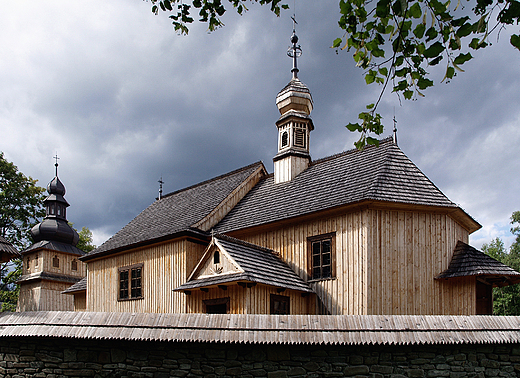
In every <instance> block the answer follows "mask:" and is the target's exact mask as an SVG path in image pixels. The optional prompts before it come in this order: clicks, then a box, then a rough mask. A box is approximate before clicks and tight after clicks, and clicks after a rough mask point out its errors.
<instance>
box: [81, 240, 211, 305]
mask: <svg viewBox="0 0 520 378" xmlns="http://www.w3.org/2000/svg"><path fill="white" fill-rule="evenodd" d="M204 248H205V246H204V245H200V244H197V243H193V242H190V241H188V240H187V239H181V240H175V241H170V242H166V243H163V244H157V245H154V246H150V247H146V248H142V249H138V250H134V251H129V252H126V253H123V254H120V255H116V256H111V257H109V258H104V259H100V260H96V261H91V262H89V265H88V282H87V286H88V287H87V310H88V311H109V312H185V309H186V301H185V296H184V294H182V293H178V292H173V291H172V290H173V289H175V288H176V287H178V286H180V285H181V284H183V283H185V282H186V278H187V274H188V273H189V272H191V270H193V268H194V267H195V265H196V263H197V262H198V260H199V259H200V257H201V256H202V253H203V251H204ZM139 263H143V264H144V265H143V272H142V280H143V288H142V290H143V298H142V299H136V300H126V301H118V295H119V275H118V268H121V267H125V266H128V265H133V264H139Z"/></svg>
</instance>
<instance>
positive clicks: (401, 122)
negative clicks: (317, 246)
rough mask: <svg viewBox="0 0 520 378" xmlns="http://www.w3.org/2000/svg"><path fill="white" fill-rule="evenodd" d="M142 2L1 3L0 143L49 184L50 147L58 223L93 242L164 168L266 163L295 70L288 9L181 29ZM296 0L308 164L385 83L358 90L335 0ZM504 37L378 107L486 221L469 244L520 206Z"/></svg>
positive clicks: (175, 180)
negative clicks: (341, 45) (459, 69)
mask: <svg viewBox="0 0 520 378" xmlns="http://www.w3.org/2000/svg"><path fill="white" fill-rule="evenodd" d="M150 6H151V5H150V4H149V3H146V2H135V3H128V2H125V1H117V0H116V1H113V2H110V3H106V2H105V3H103V2H99V1H92V2H89V3H88V4H85V3H81V4H80V3H77V4H76V3H71V4H68V6H67V8H66V9H65V8H64V7H63V6H62V4H61V3H60V2H57V1H55V2H52V1H51V2H46V3H45V4H41V3H35V4H33V3H30V2H28V1H19V2H15V3H3V4H2V5H1V6H0V10H1V12H0V22H1V24H2V25H3V29H4V31H3V33H2V34H1V35H0V48H2V51H5V52H7V53H6V54H3V55H4V56H3V60H2V61H0V80H1V82H2V84H3V85H2V87H1V88H0V122H1V125H2V126H1V128H2V140H1V141H0V150H2V151H4V152H5V154H6V157H7V158H8V159H9V160H11V161H13V162H15V163H16V164H17V165H18V167H19V168H20V170H22V171H23V172H24V173H26V174H28V175H31V176H32V177H34V178H37V179H39V180H40V182H39V183H40V185H46V183H47V182H48V181H50V180H51V179H52V177H53V172H54V166H53V160H52V156H53V155H54V154H55V153H56V152H58V154H59V155H60V157H61V159H60V177H61V178H62V181H63V182H64V184H65V185H66V187H67V195H66V197H67V200H68V201H69V202H70V203H71V207H70V211H69V214H68V216H69V220H70V221H72V222H74V223H75V226H76V227H78V228H80V227H82V226H88V227H89V228H90V229H91V230H93V231H94V235H95V237H96V242H97V243H100V242H102V241H103V240H104V239H106V238H108V237H109V236H111V235H112V234H114V233H115V232H117V231H118V230H119V229H120V228H121V227H123V226H124V225H125V224H126V223H127V222H129V221H130V220H131V219H132V218H134V217H135V216H136V215H137V214H138V213H139V212H140V211H142V210H143V209H144V208H145V207H146V206H148V205H149V204H150V203H152V202H153V201H154V199H155V197H156V196H157V194H158V183H157V181H158V179H159V178H160V177H161V175H162V177H163V180H164V181H165V184H164V190H165V192H171V191H174V190H177V189H180V188H183V187H185V186H188V185H192V184H195V183H197V182H199V181H202V180H206V179H209V178H212V177H214V176H216V175H219V174H223V173H225V172H228V171H230V170H233V169H236V168H239V167H241V166H244V165H247V164H250V163H252V162H255V161H258V160H262V161H263V162H264V163H265V165H266V167H267V168H268V170H269V171H272V157H273V156H274V154H275V153H276V143H277V141H276V137H277V134H276V127H275V125H274V123H275V121H276V120H277V119H278V117H279V114H278V111H277V109H276V106H275V97H276V94H277V93H278V91H279V90H280V89H282V88H283V87H284V86H285V84H286V83H287V82H288V81H289V80H290V77H291V74H290V69H291V60H290V59H289V58H288V57H287V56H286V50H287V47H288V45H289V37H290V34H291V32H292V22H291V21H290V18H289V16H290V14H291V13H290V12H286V13H284V14H282V17H280V18H277V17H275V16H273V15H272V14H271V13H270V12H269V10H268V9H267V8H266V7H260V6H258V5H252V6H251V7H250V8H251V10H250V12H248V13H247V14H246V15H245V16H243V17H239V16H237V15H235V14H232V13H229V14H226V16H225V17H224V23H225V24H226V26H225V27H224V28H222V29H220V30H218V31H216V32H214V33H211V34H208V33H207V31H206V26H205V25H202V24H195V25H193V26H192V27H191V30H190V34H189V35H188V36H187V37H183V36H177V35H175V32H174V31H173V30H172V27H171V25H170V23H169V21H168V19H167V17H166V16H165V15H161V16H153V15H152V14H151V13H150ZM296 6H297V10H296V12H297V19H298V26H297V33H298V36H299V37H300V42H299V43H300V44H301V46H302V49H303V55H302V57H301V59H300V61H299V67H300V78H301V80H302V81H303V82H304V83H306V84H307V85H308V86H309V88H310V90H311V92H312V96H313V98H314V105H315V108H314V110H313V112H312V117H313V120H314V124H315V127H316V129H315V130H314V131H313V133H312V134H311V138H312V140H311V155H312V156H313V158H314V159H317V158H321V157H324V156H327V155H330V154H334V153H337V152H340V151H341V150H344V149H350V148H352V143H353V142H354V141H355V140H356V138H357V136H356V135H354V134H351V133H349V132H348V131H347V130H346V129H345V127H344V126H345V125H346V124H347V123H349V122H355V121H356V119H357V114H358V113H359V112H361V111H363V110H364V107H365V105H366V104H367V103H370V102H374V101H375V100H376V99H377V96H378V95H379V90H380V88H379V87H377V86H375V85H372V86H366V85H365V83H364V79H363V77H362V72H361V70H359V69H357V68H355V67H354V64H353V61H352V58H351V55H350V54H349V53H347V52H340V53H339V54H336V53H335V52H334V50H333V49H331V48H330V46H331V44H332V41H333V40H334V39H335V38H336V37H338V36H341V35H342V33H341V30H339V28H338V27H337V19H338V2H337V0H327V1H313V0H302V1H298V3H297V4H296ZM501 39H502V40H501V41H500V43H495V46H493V47H492V48H491V49H486V50H489V51H483V52H478V54H477V55H478V57H477V58H478V59H476V60H475V61H473V62H470V63H469V64H467V67H465V68H466V70H467V72H466V73H462V74H459V76H458V77H457V78H455V80H453V82H452V83H450V84H448V85H445V84H439V85H437V86H436V87H435V88H434V89H432V90H429V91H427V92H426V93H425V94H426V98H420V99H419V100H418V101H415V102H410V101H407V102H403V106H400V103H399V101H398V99H397V98H396V97H395V96H394V95H392V94H390V93H388V94H387V95H386V96H385V97H384V99H383V101H382V103H381V105H380V110H381V113H382V114H383V117H385V122H386V124H387V125H388V127H387V132H386V135H389V133H390V129H391V126H392V118H393V116H394V112H395V114H396V119H397V121H398V128H399V145H400V147H401V148H402V149H403V151H404V152H405V153H406V154H407V155H408V156H409V157H410V158H412V160H413V161H414V162H415V163H416V164H417V165H418V166H419V167H420V168H421V169H422V170H423V171H424V172H425V173H426V174H427V175H428V176H429V177H430V178H431V179H432V181H433V182H434V183H436V184H437V185H438V186H439V187H440V189H441V190H443V191H444V192H445V193H446V194H447V195H448V196H449V197H450V199H452V200H453V201H455V202H457V203H459V204H461V206H463V207H464V208H465V209H466V210H467V211H468V212H469V213H470V214H471V215H472V216H474V217H475V218H476V219H477V220H478V221H480V222H481V223H482V224H483V226H484V228H483V230H482V231H479V232H477V233H476V234H474V236H473V237H472V242H474V244H475V246H477V247H479V246H480V244H481V243H482V242H485V241H489V240H490V239H491V238H492V237H494V236H501V237H505V238H507V237H509V232H508V228H509V227H508V224H507V222H508V217H509V216H510V214H511V212H512V211H514V210H519V209H520V203H519V200H518V195H517V193H518V190H519V187H520V181H519V180H520V179H519V178H518V176H519V175H518V171H519V169H520V167H519V165H518V164H519V163H518V160H519V159H518V157H517V153H516V149H515V147H516V146H518V143H519V142H520V135H519V132H518V130H519V129H520V128H519V127H518V126H519V123H520V111H519V110H518V106H517V104H518V98H520V85H519V84H520V83H519V79H518V78H519V77H520V75H518V67H519V64H518V60H519V54H518V52H516V51H514V50H513V49H512V48H511V47H509V46H508V44H507V39H508V37H507V36H506V35H505V34H503V35H502V36H501ZM439 67H440V66H439ZM432 73H433V74H434V75H435V78H436V80H440V79H442V76H443V74H444V73H443V72H442V68H438V69H433V68H432Z"/></svg>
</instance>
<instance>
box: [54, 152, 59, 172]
mask: <svg viewBox="0 0 520 378" xmlns="http://www.w3.org/2000/svg"><path fill="white" fill-rule="evenodd" d="M53 159H54V160H56V163H55V164H54V166H55V167H56V177H58V160H59V157H58V153H57V152H56V156H54V157H53Z"/></svg>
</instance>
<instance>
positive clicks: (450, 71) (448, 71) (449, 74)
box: [441, 66, 455, 83]
mask: <svg viewBox="0 0 520 378" xmlns="http://www.w3.org/2000/svg"><path fill="white" fill-rule="evenodd" d="M453 76H455V68H453V67H450V66H448V68H446V75H444V78H443V79H442V81H441V83H442V82H443V81H444V80H446V79H447V80H450V79H453Z"/></svg>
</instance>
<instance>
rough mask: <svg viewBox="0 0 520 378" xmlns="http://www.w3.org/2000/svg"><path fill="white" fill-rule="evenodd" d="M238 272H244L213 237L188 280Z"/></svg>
mask: <svg viewBox="0 0 520 378" xmlns="http://www.w3.org/2000/svg"><path fill="white" fill-rule="evenodd" d="M240 273H244V269H242V268H241V267H240V265H239V264H238V263H237V262H236V261H235V260H234V259H233V258H232V257H231V256H230V255H229V253H227V252H226V250H225V248H224V247H223V246H222V245H221V244H220V243H219V242H218V240H216V239H215V238H213V240H212V241H211V243H210V244H209V246H208V247H207V248H206V251H205V252H204V255H203V256H202V258H201V259H200V261H199V263H198V264H197V267H196V268H195V269H194V270H193V273H192V274H191V275H190V277H189V278H188V281H191V280H198V279H204V278H210V277H216V276H223V275H227V274H240Z"/></svg>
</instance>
